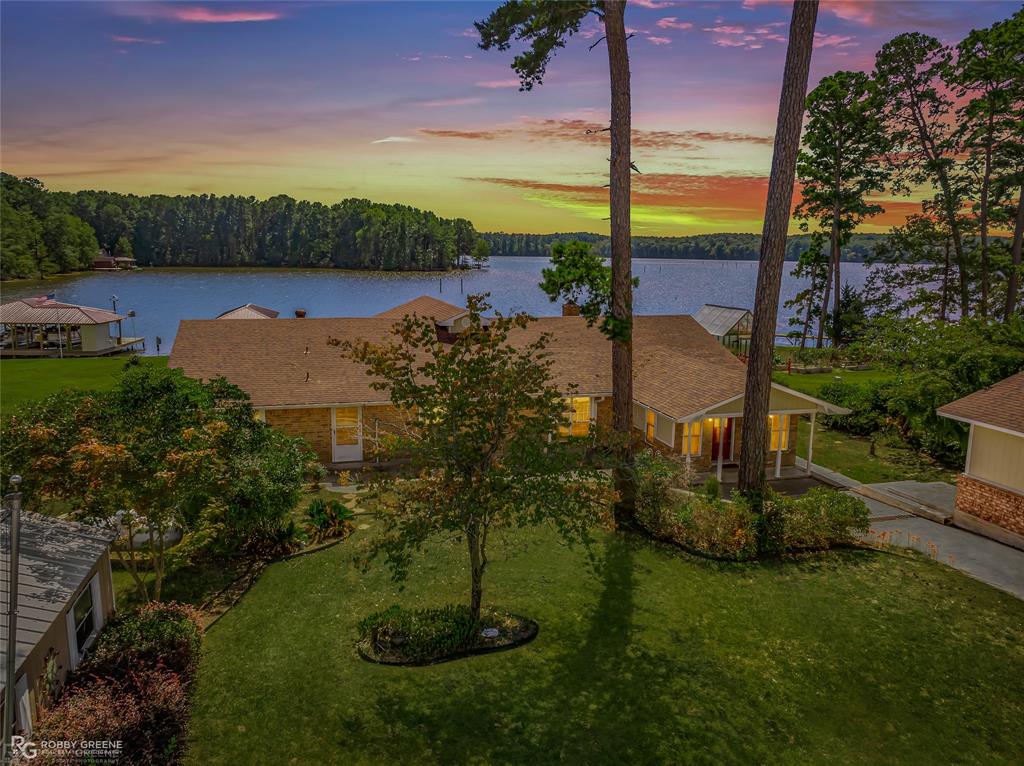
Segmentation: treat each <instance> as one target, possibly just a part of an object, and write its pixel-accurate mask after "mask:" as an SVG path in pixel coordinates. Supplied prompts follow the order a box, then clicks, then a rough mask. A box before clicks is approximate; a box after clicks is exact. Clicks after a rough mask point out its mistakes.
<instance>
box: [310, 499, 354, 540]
mask: <svg viewBox="0 0 1024 766" xmlns="http://www.w3.org/2000/svg"><path fill="white" fill-rule="evenodd" d="M354 517H355V513H353V511H352V509H350V508H348V507H347V506H346V505H345V504H343V503H342V502H340V501H338V500H335V499H333V498H331V499H330V500H325V499H324V498H322V497H315V498H313V500H312V502H310V504H309V507H308V508H307V509H306V518H307V522H306V528H307V530H308V531H309V537H310V539H311V540H312V541H313V542H320V541H321V540H326V539H328V538H331V537H336V536H338V535H340V534H341V533H342V531H344V529H345V527H346V525H348V524H349V523H350V522H351V521H352V519H353V518H354Z"/></svg>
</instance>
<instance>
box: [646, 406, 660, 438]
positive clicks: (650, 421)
mask: <svg viewBox="0 0 1024 766" xmlns="http://www.w3.org/2000/svg"><path fill="white" fill-rule="evenodd" d="M657 420H658V416H657V415H656V414H654V413H653V412H651V411H650V410H647V428H646V429H645V431H644V436H645V438H646V439H647V443H648V444H653V443H654V426H655V424H656V423H657Z"/></svg>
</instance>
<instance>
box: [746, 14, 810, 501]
mask: <svg viewBox="0 0 1024 766" xmlns="http://www.w3.org/2000/svg"><path fill="white" fill-rule="evenodd" d="M817 16H818V0H797V2H795V3H794V4H793V18H792V21H791V22H790V25H789V45H788V47H787V49H786V67H785V70H784V73H783V76H782V95H781V96H780V98H779V118H778V121H777V123H776V127H775V148H774V152H773V155H772V170H771V176H770V177H769V180H768V202H767V205H766V206H765V215H764V228H763V230H762V233H761V259H760V260H761V263H760V268H759V269H758V272H757V291H756V293H755V297H754V322H753V327H752V329H751V339H750V358H749V360H748V361H747V385H746V392H745V395H744V397H743V430H742V439H741V442H740V443H741V444H742V447H743V449H742V450H741V452H740V471H739V488H740V490H742V491H747V492H751V491H757V490H760V489H762V488H763V487H764V458H765V449H766V446H767V440H768V433H767V426H768V404H769V399H770V397H771V385H772V355H773V353H774V347H773V341H774V339H775V323H776V321H777V319H778V312H779V287H780V285H781V284H782V268H783V261H784V259H785V256H786V234H787V233H788V229H789V217H790V212H791V208H792V206H793V183H794V180H795V178H796V155H797V151H798V150H799V148H800V127H801V123H802V122H803V114H804V102H805V99H806V97H807V74H808V71H809V70H810V66H811V49H812V48H813V46H814V23H815V21H816V19H817ZM755 502H756V501H755Z"/></svg>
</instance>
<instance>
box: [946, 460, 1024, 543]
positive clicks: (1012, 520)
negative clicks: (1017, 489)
mask: <svg viewBox="0 0 1024 766" xmlns="http://www.w3.org/2000/svg"><path fill="white" fill-rule="evenodd" d="M956 510H958V511H961V512H963V513H969V514H970V515H971V516H974V517H975V518H978V519H981V520H982V521H987V522H989V523H990V524H995V525H996V526H999V527H1002V528H1003V529H1006V530H1008V531H1010V532H1013V533H1014V534H1018V535H1024V495H1018V494H1016V493H1014V492H1011V491H1009V490H1007V489H1002V488H1001V487H996V486H994V485H992V484H989V483H988V482H984V481H980V480H979V479H975V478H973V477H971V476H967V475H966V474H961V475H960V478H959V479H958V480H957V483H956Z"/></svg>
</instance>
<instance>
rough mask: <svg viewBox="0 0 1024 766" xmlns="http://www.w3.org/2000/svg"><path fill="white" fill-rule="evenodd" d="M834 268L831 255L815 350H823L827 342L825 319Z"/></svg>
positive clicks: (822, 297) (822, 298)
mask: <svg viewBox="0 0 1024 766" xmlns="http://www.w3.org/2000/svg"><path fill="white" fill-rule="evenodd" d="M834 266H835V264H834V263H833V261H832V257H831V255H830V256H829V259H828V272H827V273H826V274H825V290H824V292H823V293H822V296H821V315H820V316H819V317H818V337H817V338H816V343H815V346H814V347H815V348H821V345H822V343H823V342H824V340H825V319H826V318H827V317H828V301H829V296H830V295H832V269H833V267H834Z"/></svg>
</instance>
